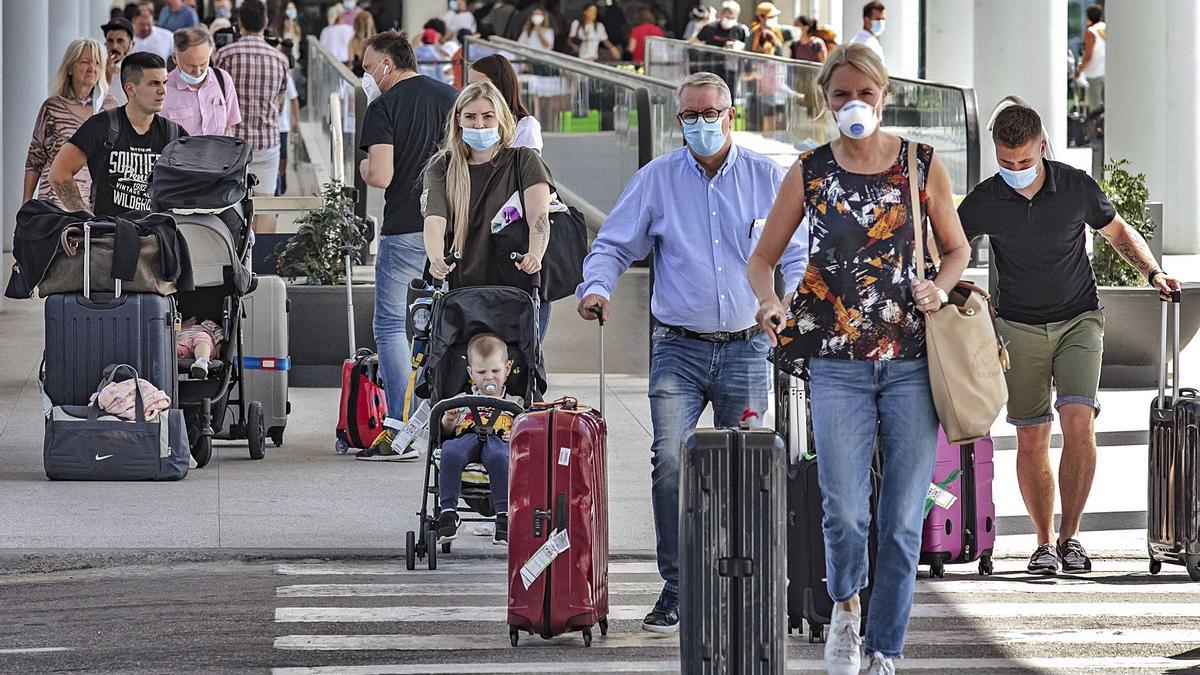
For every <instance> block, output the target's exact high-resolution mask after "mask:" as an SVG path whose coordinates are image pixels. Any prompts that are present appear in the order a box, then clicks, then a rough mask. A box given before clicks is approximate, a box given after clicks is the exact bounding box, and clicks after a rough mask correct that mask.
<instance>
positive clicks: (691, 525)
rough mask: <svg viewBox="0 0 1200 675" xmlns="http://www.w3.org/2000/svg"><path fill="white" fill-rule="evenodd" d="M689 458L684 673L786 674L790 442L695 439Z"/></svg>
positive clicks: (682, 522)
mask: <svg viewBox="0 0 1200 675" xmlns="http://www.w3.org/2000/svg"><path fill="white" fill-rule="evenodd" d="M681 452H682V457H681V467H680V480H679V486H680V490H681V491H682V497H683V498H682V500H681V502H680V519H679V529H680V539H679V541H680V561H679V562H680V565H679V567H680V569H679V585H680V589H679V600H680V611H679V616H680V635H681V637H680V659H681V661H682V671H683V672H685V673H780V674H782V673H783V672H784V670H785V669H786V665H787V663H786V652H785V643H784V641H785V637H786V635H785V633H784V621H785V620H786V616H785V614H786V608H785V605H786V600H785V598H786V591H785V589H784V585H785V583H786V577H785V571H784V568H785V552H786V543H785V542H784V536H785V535H786V527H785V525H784V517H785V514H784V510H785V506H784V473H785V469H786V466H785V465H786V452H785V450H784V447H783V440H782V439H781V438H780V437H779V435H778V434H776V433H774V432H772V431H770V430H766V429H748V428H745V427H743V428H740V429H696V430H694V431H692V432H691V433H689V434H688V435H687V437H686V438H685V439H684V441H683V448H682V450H681Z"/></svg>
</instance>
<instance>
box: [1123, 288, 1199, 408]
mask: <svg viewBox="0 0 1200 675" xmlns="http://www.w3.org/2000/svg"><path fill="white" fill-rule="evenodd" d="M1183 296H1184V297H1183V304H1182V305H1181V308H1182V310H1183V311H1182V313H1181V314H1180V322H1179V343H1180V350H1181V351H1182V350H1183V348H1184V347H1186V346H1187V345H1188V343H1189V342H1191V340H1192V338H1193V337H1195V335H1196V332H1197V330H1200V284H1184V287H1183ZM1160 304H1161V303H1160V302H1159V300H1158V291H1156V290H1154V289H1153V288H1150V287H1143V288H1125V287H1116V286H1101V287H1100V306H1101V307H1102V308H1103V309H1104V361H1103V365H1102V367H1101V370H1100V386H1101V387H1103V388H1105V389H1153V388H1155V387H1156V386H1157V385H1158V368H1159V363H1158V349H1159V340H1160V335H1159V327H1160V326H1161V318H1160V317H1161V312H1162V310H1161V308H1160ZM1168 353H1169V352H1168ZM1168 358H1170V357H1169V356H1168Z"/></svg>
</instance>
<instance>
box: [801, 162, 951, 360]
mask: <svg viewBox="0 0 1200 675" xmlns="http://www.w3.org/2000/svg"><path fill="white" fill-rule="evenodd" d="M907 152H908V141H907V140H903V139H902V140H901V143H900V154H899V156H898V157H897V159H896V161H895V163H893V165H892V166H891V168H890V169H888V170H887V171H884V172H883V173H879V174H873V175H863V174H855V173H850V172H848V171H846V170H844V169H842V168H841V167H840V166H839V165H838V163H837V161H836V160H835V159H834V157H833V150H832V149H831V148H830V146H828V145H824V146H821V147H820V148H817V149H815V150H812V151H810V152H807V153H805V154H803V155H801V156H800V159H799V160H798V161H800V162H802V163H803V167H804V181H805V204H804V206H805V212H806V215H807V218H808V222H809V223H810V228H811V231H810V237H811V243H810V248H809V264H808V269H807V270H806V272H805V275H804V281H802V282H801V283H800V287H799V288H798V289H797V293H796V297H795V298H794V299H793V301H792V304H791V307H790V308H789V311H788V321H787V324H786V326H785V327H784V329H783V330H782V331H781V332H780V346H781V348H782V349H781V354H780V357H781V358H780V360H781V361H782V363H781V364H780V365H781V366H784V367H785V368H787V369H789V370H792V371H793V372H797V373H798V372H799V370H800V369H799V365H798V364H797V363H796V361H798V360H800V359H804V358H810V357H822V358H843V359H857V360H872V361H879V360H888V359H914V358H921V357H923V356H924V355H925V322H924V317H923V316H922V315H921V313H920V311H919V310H917V308H916V305H915V304H914V303H913V299H912V289H911V287H910V280H911V279H913V278H915V277H916V261H915V260H914V250H915V246H914V241H913V222H912V215H911V211H910V204H911V199H910V197H909V187H908V167H907V163H908V160H907ZM932 161H933V148H932V147H931V146H928V145H920V146H918V151H917V162H918V165H919V166H918V170H919V171H920V187H921V190H922V191H921V195H920V199H921V201H922V202H924V201H925V193H924V187H925V177H926V175H927V174H928V171H929V165H930V162H932ZM927 276H928V278H931V279H932V278H933V277H934V276H936V270H935V269H934V267H933V265H932V263H931V262H929V261H927Z"/></svg>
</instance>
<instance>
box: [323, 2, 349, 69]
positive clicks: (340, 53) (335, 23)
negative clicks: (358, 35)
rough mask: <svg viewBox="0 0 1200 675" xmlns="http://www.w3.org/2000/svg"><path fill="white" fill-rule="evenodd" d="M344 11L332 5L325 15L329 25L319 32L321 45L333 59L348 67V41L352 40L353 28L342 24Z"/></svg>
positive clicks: (338, 6) (340, 7)
mask: <svg viewBox="0 0 1200 675" xmlns="http://www.w3.org/2000/svg"><path fill="white" fill-rule="evenodd" d="M345 13H346V10H344V9H342V6H341V5H333V6H331V7H330V8H329V11H328V13H327V14H326V15H325V17H326V20H327V21H328V23H329V25H328V26H325V28H324V29H322V30H321V44H322V45H323V46H324V47H325V49H328V50H329V53H330V54H333V58H335V59H337V60H338V61H341V62H342V63H344V64H346V66H347V67H349V66H350V41H351V40H353V39H354V27H353V26H350V25H348V24H344V23H342V16H343V15H344V14H345Z"/></svg>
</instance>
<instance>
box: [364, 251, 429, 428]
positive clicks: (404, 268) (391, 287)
mask: <svg viewBox="0 0 1200 675" xmlns="http://www.w3.org/2000/svg"><path fill="white" fill-rule="evenodd" d="M424 268H425V243H424V235H422V234H421V233H420V232H413V233H411V234H385V235H382V236H380V237H379V251H378V255H376V256H375V317H374V320H373V322H372V329H373V330H374V331H375V344H376V345H377V346H378V347H379V367H380V368H381V369H382V370H383V383H384V387H385V391H386V393H387V404H388V418H387V420H386V421H385V422H384V424H385V425H386V426H389V427H392V428H396V429H398V428H400V427H401V426H402V423H401V422H400V418H401V416H402V415H403V413H404V394H405V392H406V391H407V390H408V377H409V374H410V373H411V372H412V363H411V358H412V355H411V354H410V353H409V344H408V335H406V334H405V326H406V325H407V321H408V283H409V282H410V281H412V280H413V279H416V278H418V277H420V276H421V273H422V272H423V271H424Z"/></svg>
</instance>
